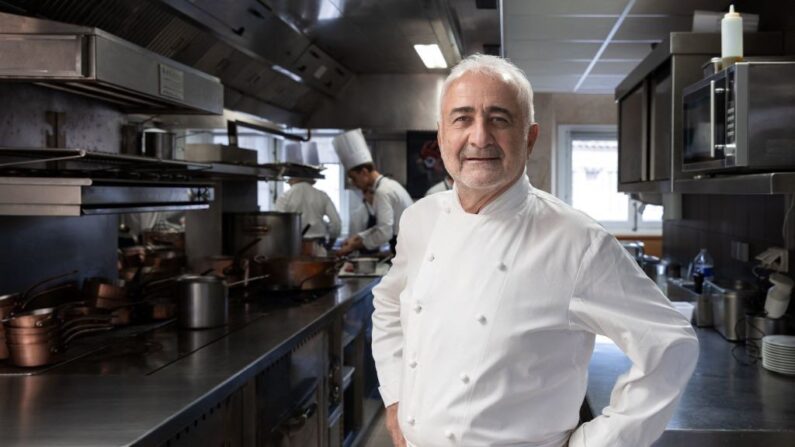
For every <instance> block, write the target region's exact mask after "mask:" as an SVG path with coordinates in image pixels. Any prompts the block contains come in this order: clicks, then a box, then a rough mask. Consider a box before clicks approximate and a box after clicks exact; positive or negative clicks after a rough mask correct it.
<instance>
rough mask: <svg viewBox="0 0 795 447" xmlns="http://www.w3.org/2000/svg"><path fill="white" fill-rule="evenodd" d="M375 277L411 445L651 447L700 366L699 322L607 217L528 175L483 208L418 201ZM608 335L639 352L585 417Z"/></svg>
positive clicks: (389, 399)
mask: <svg viewBox="0 0 795 447" xmlns="http://www.w3.org/2000/svg"><path fill="white" fill-rule="evenodd" d="M401 228H402V231H401V233H400V237H399V238H398V245H397V256H396V257H395V259H394V260H393V266H392V268H391V269H390V271H389V273H388V274H387V275H386V276H385V277H384V278H383V280H382V281H381V283H380V284H379V285H378V286H377V287H376V288H375V289H374V291H373V293H374V295H375V313H374V314H373V357H374V358H375V362H376V367H377V370H378V379H379V381H380V391H381V396H382V398H383V400H384V403H385V404H386V405H387V406H389V405H391V404H393V403H395V402H400V405H399V408H398V418H399V424H400V427H401V429H402V431H403V434H404V436H405V437H406V440H407V441H408V442H409V444H410V445H414V446H418V447H436V446H450V445H464V446H509V445H510V446H544V447H552V446H554V447H560V446H563V445H566V443H567V442H568V445H570V446H576V447H583V446H588V447H602V446H604V447H607V446H609V447H643V446H648V445H650V444H651V443H652V442H653V441H654V440H655V439H656V438H657V437H658V436H659V435H660V434H661V433H662V431H663V430H664V429H665V425H666V423H667V421H668V420H669V418H670V416H671V414H672V412H673V410H674V407H675V406H676V404H677V402H678V399H679V397H680V395H681V392H682V390H683V388H684V386H685V384H686V383H687V381H688V379H689V378H690V375H691V374H692V371H693V369H694V367H695V363H696V359H697V357H698V341H697V339H696V337H695V333H694V331H693V329H692V328H691V326H690V324H689V322H688V321H687V320H686V319H685V318H684V317H683V316H682V315H681V314H679V313H678V312H677V311H676V310H674V309H673V308H672V306H671V304H670V302H669V301H668V299H667V298H666V297H665V296H664V295H663V294H662V292H660V290H659V289H658V288H657V287H656V286H655V285H654V283H653V282H652V281H651V280H650V279H648V278H647V277H646V275H645V274H644V273H643V271H642V270H641V269H640V268H639V267H638V266H637V264H636V263H635V261H634V260H633V259H632V258H631V257H630V256H629V254H628V253H627V252H626V251H625V250H624V249H623V248H622V247H621V245H620V244H619V243H618V242H617V241H616V240H615V238H613V237H612V236H611V235H610V234H609V233H607V232H606V231H605V230H604V229H603V228H602V227H601V226H599V225H598V224H597V223H596V222H594V221H593V220H591V219H590V218H588V217H587V216H585V215H584V214H582V213H580V212H578V211H576V210H573V209H572V208H570V207H569V206H568V205H566V204H564V203H563V202H561V201H560V200H558V199H556V198H555V197H553V196H551V195H549V194H547V193H545V192H543V191H538V190H536V189H534V188H533V187H532V186H531V185H530V183H529V182H528V180H527V178H526V177H524V176H523V177H522V178H521V179H519V180H518V181H517V182H516V183H515V184H514V185H513V186H511V187H510V188H509V189H508V190H507V191H506V192H505V193H503V194H502V195H500V196H499V197H497V198H496V199H495V200H494V201H493V202H492V203H490V204H488V205H487V206H486V207H484V208H483V210H481V212H480V213H479V214H470V213H466V212H465V211H464V210H463V208H462V207H461V205H460V202H459V201H458V196H457V193H456V191H455V189H454V190H453V191H449V192H444V193H439V194H434V195H432V196H429V197H427V198H424V199H422V200H420V201H418V202H417V203H416V204H415V205H414V206H412V207H411V208H409V209H408V210H406V212H405V213H404V214H403V221H402V223H401ZM595 334H601V335H605V336H607V337H609V338H611V339H612V340H613V341H614V342H615V343H616V344H617V345H618V346H619V347H620V348H621V349H622V350H623V351H624V352H625V353H626V354H627V356H628V357H629V358H630V359H631V360H632V363H633V366H632V368H631V369H630V371H628V372H627V373H626V374H624V375H622V376H621V377H620V378H619V379H618V381H617V383H616V385H615V388H614V389H613V393H612V396H611V400H610V406H609V407H607V408H605V409H604V410H603V411H602V415H601V416H599V417H597V418H595V419H594V420H592V421H590V422H588V423H586V424H583V425H582V426H580V427H579V428H577V429H576V430H575V427H577V423H578V416H579V408H580V405H581V404H582V402H583V397H584V395H585V390H586V386H587V371H588V363H589V361H590V357H591V354H592V352H593V347H594V338H595Z"/></svg>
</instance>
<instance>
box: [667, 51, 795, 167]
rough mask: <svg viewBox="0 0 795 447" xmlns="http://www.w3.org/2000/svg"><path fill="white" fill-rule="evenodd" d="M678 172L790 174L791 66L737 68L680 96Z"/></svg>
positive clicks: (793, 132) (794, 98) (794, 121)
mask: <svg viewBox="0 0 795 447" xmlns="http://www.w3.org/2000/svg"><path fill="white" fill-rule="evenodd" d="M683 107H684V110H683V115H682V117H683V126H684V129H683V137H684V145H683V147H682V171H684V172H704V173H709V172H733V171H739V172H762V171H786V170H795V62H773V61H767V62H738V63H736V64H734V65H732V66H731V67H728V68H726V69H725V70H722V71H720V72H718V73H715V74H713V75H711V76H709V77H707V78H705V79H703V80H701V81H699V82H697V83H695V84H693V85H691V86H689V87H686V88H685V89H684V91H683Z"/></svg>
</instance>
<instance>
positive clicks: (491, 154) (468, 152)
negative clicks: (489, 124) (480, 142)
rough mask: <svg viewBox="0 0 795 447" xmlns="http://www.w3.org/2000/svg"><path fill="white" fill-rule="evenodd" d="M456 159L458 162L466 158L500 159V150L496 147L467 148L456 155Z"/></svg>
mask: <svg viewBox="0 0 795 447" xmlns="http://www.w3.org/2000/svg"><path fill="white" fill-rule="evenodd" d="M458 158H459V159H460V160H464V159H467V158H502V149H501V148H500V147H499V146H497V145H490V146H486V147H471V146H467V147H466V148H464V149H463V150H462V151H461V152H460V153H459V154H458Z"/></svg>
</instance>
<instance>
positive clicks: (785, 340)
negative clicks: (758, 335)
mask: <svg viewBox="0 0 795 447" xmlns="http://www.w3.org/2000/svg"><path fill="white" fill-rule="evenodd" d="M762 343H767V344H769V345H771V346H777V347H780V348H791V349H795V335H766V336H765V337H763V338H762Z"/></svg>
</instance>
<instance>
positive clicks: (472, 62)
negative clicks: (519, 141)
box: [439, 53, 535, 126]
mask: <svg viewBox="0 0 795 447" xmlns="http://www.w3.org/2000/svg"><path fill="white" fill-rule="evenodd" d="M467 73H479V74H484V75H487V76H493V77H495V78H498V79H500V80H502V81H503V82H504V83H506V84H508V85H510V86H511V87H513V88H514V89H515V90H516V97H517V99H518V100H519V107H520V108H521V109H522V112H523V113H524V117H523V118H525V120H526V124H527V126H529V125H530V124H532V123H534V122H535V111H534V110H533V87H532V86H531V85H530V81H528V80H527V76H525V74H524V72H523V71H522V69H520V68H519V67H517V66H516V65H514V64H513V63H512V62H511V61H509V60H508V59H504V58H501V57H498V56H490V55H487V54H479V53H478V54H473V55H471V56H469V57H467V58H466V59H464V60H462V61H461V62H459V63H458V64H457V65H456V66H455V67H453V70H452V71H451V72H450V75H449V76H447V79H445V80H444V84H442V93H441V95H440V96H439V98H440V101H439V122H441V120H442V114H443V111H442V105H443V104H442V103H443V101H442V100H443V99H444V95H446V94H447V90H448V89H449V88H450V85H452V84H453V82H454V81H455V80H457V79H458V78H460V77H461V76H464V75H465V74H467Z"/></svg>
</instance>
